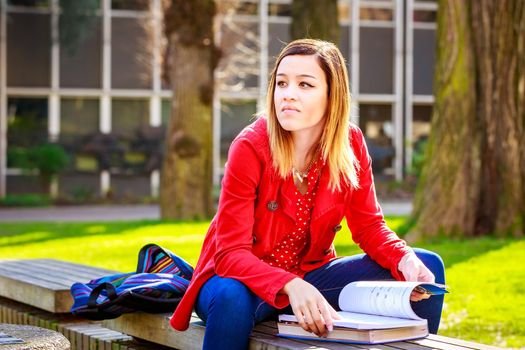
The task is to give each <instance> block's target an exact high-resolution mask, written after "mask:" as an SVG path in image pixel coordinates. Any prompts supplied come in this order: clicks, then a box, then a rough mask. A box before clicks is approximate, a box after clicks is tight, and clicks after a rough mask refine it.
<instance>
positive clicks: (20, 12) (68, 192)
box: [0, 0, 437, 198]
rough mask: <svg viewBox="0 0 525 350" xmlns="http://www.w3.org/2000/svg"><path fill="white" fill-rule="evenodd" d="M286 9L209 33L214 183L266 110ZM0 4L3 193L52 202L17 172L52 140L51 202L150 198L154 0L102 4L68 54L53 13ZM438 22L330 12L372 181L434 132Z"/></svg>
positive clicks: (156, 150)
mask: <svg viewBox="0 0 525 350" xmlns="http://www.w3.org/2000/svg"><path fill="white" fill-rule="evenodd" d="M219 2H220V1H219ZM290 2H291V0H245V1H241V2H240V5H239V6H238V8H237V9H236V11H235V13H234V14H230V15H228V16H226V17H228V18H227V19H224V18H223V21H221V22H220V23H219V25H218V29H219V30H217V33H216V36H217V44H218V45H219V46H223V47H224V52H225V57H226V59H225V60H223V62H221V65H220V67H219V69H218V72H217V76H218V78H219V80H220V82H221V83H220V84H218V86H219V89H217V91H216V93H215V98H214V157H213V158H214V159H213V161H214V182H215V184H218V183H219V181H220V178H221V175H222V172H223V166H224V163H225V160H226V156H227V150H228V147H229V144H230V142H231V140H232V139H233V138H234V137H235V135H236V134H237V133H238V132H239V131H240V130H241V129H242V128H243V127H244V126H245V125H247V124H249V123H250V122H251V121H250V120H251V115H252V114H253V113H255V112H256V111H259V110H261V108H263V101H264V98H263V96H264V94H265V91H266V82H267V77H268V74H269V71H270V69H271V67H272V65H273V63H274V60H275V56H276V55H277V54H278V52H279V51H280V49H281V48H282V47H283V45H284V44H285V43H287V42H289V41H290V34H289V27H290V22H291V18H290ZM0 3H1V5H2V6H1V13H0V107H1V108H0V123H2V124H1V125H2V127H0V130H3V133H2V134H1V135H0V152H2V153H1V154H2V156H0V159H2V160H4V161H2V162H1V164H0V185H1V186H0V194H2V195H5V194H20V193H29V192H31V193H35V192H42V191H43V192H47V191H48V189H46V188H45V187H42V186H41V185H40V183H39V181H38V180H37V173H35V172H33V173H32V172H28V171H26V170H22V168H23V163H24V161H25V158H26V156H25V155H24V150H25V149H28V148H30V147H33V146H35V145H38V144H43V143H46V142H48V141H53V142H58V144H60V145H61V146H62V147H63V148H64V150H65V151H66V153H67V154H68V159H69V161H68V164H67V166H66V168H65V169H64V170H63V171H62V172H61V173H60V176H59V178H58V180H57V181H55V182H53V184H52V186H51V191H52V192H53V193H55V195H61V196H66V197H67V196H74V197H75V196H76V197H82V196H85V197H89V196H98V195H100V194H107V193H111V195H112V196H114V197H115V198H117V197H155V196H157V194H158V188H159V167H160V165H161V157H162V147H163V138H164V126H165V125H166V123H167V120H168V119H169V114H170V108H171V100H170V97H171V91H170V88H169V85H168V84H167V83H166V82H165V81H164V80H163V65H162V59H161V56H162V46H163V39H162V28H161V24H162V12H161V11H162V5H161V0H151V1H143V0H100V6H99V9H98V10H97V11H96V14H95V15H94V17H95V18H93V20H92V21H91V24H90V25H89V29H88V30H87V31H86V32H85V34H84V35H82V37H81V39H80V41H79V43H78V45H77V47H76V48H75V49H74V50H69V49H66V48H64V47H62V46H61V45H60V40H59V38H60V23H61V22H60V16H61V15H60V7H59V1H58V0H0ZM436 11H437V4H436V1H415V0H340V1H339V23H340V26H341V38H340V42H339V43H338V44H339V47H340V49H341V51H342V53H343V55H344V56H345V58H346V60H347V62H348V67H349V73H350V80H351V89H352V93H353V101H354V109H353V115H352V118H353V120H354V122H355V123H357V124H358V125H359V126H360V127H361V128H362V130H363V131H364V133H365V136H366V138H367V141H368V145H369V150H370V153H371V155H372V158H373V160H374V163H373V164H374V173H375V174H376V178H378V179H397V180H400V179H402V178H403V177H404V175H405V174H406V171H407V169H409V168H410V165H411V162H412V159H413V149H414V146H415V145H417V144H418V143H420V142H424V140H425V138H426V136H427V135H428V133H429V129H430V117H431V113H432V104H433V95H432V84H433V68H434V61H435V35H436V23H435V19H436ZM319 15H320V16H322V15H323V14H322V13H320V14H319ZM223 17H224V16H223ZM240 66H243V67H244V68H243V69H238V67H240ZM196 127H198V126H196Z"/></svg>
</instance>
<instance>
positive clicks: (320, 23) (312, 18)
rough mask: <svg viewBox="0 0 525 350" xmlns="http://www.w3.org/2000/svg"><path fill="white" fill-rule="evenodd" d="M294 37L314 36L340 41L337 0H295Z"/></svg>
mask: <svg viewBox="0 0 525 350" xmlns="http://www.w3.org/2000/svg"><path fill="white" fill-rule="evenodd" d="M290 31H291V32H290V35H291V37H292V39H301V38H312V39H323V40H327V41H331V42H333V43H335V44H338V43H339V20H338V11H337V0H293V1H292V26H291V29H290Z"/></svg>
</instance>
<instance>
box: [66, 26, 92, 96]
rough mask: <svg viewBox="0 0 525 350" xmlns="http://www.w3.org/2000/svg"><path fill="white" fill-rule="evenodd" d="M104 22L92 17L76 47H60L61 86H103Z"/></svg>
mask: <svg viewBox="0 0 525 350" xmlns="http://www.w3.org/2000/svg"><path fill="white" fill-rule="evenodd" d="M101 65H102V22H101V20H100V17H98V16H97V17H95V18H92V20H91V22H90V23H89V25H88V26H87V27H86V28H85V30H83V35H82V36H81V37H80V38H79V42H78V43H76V45H74V48H72V49H69V48H65V47H61V49H60V86H61V87H65V88H93V89H96V88H100V87H101V86H102V83H101V77H102V69H101Z"/></svg>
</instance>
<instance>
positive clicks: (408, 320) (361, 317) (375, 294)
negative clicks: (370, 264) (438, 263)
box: [277, 281, 447, 344]
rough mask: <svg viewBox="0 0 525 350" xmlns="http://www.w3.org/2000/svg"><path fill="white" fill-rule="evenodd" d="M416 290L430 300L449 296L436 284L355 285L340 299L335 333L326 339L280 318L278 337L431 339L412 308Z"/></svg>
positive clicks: (292, 319) (367, 340)
mask: <svg viewBox="0 0 525 350" xmlns="http://www.w3.org/2000/svg"><path fill="white" fill-rule="evenodd" d="M414 290H416V291H419V292H420V293H426V294H428V295H430V296H432V295H440V294H444V293H447V291H446V286H444V285H440V284H437V283H426V282H399V281H360V282H352V283H350V284H348V285H347V286H345V287H344V288H343V290H342V291H341V294H340V295H339V308H340V309H341V310H343V311H339V312H338V314H339V315H340V316H341V318H342V319H341V320H334V331H333V332H329V333H328V336H327V338H319V337H317V336H316V335H315V334H313V333H310V332H307V331H305V330H304V329H302V328H301V326H299V323H298V322H297V319H296V317H295V316H294V315H279V322H278V324H277V325H278V329H279V334H278V335H280V336H284V337H296V338H316V339H318V340H331V341H341V342H350V343H367V344H376V343H384V342H389V341H399V340H407V339H415V338H422V337H425V336H427V335H428V327H427V320H426V319H422V318H420V317H419V316H417V315H416V313H415V312H414V310H412V307H411V306H410V294H411V293H412V291H414Z"/></svg>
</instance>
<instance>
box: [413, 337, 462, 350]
mask: <svg viewBox="0 0 525 350" xmlns="http://www.w3.org/2000/svg"><path fill="white" fill-rule="evenodd" d="M410 343H413V344H418V345H422V346H426V347H430V348H433V349H441V350H470V349H472V348H467V347H464V346H461V345H454V344H447V343H443V342H441V341H438V340H433V339H429V338H425V339H417V340H410Z"/></svg>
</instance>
